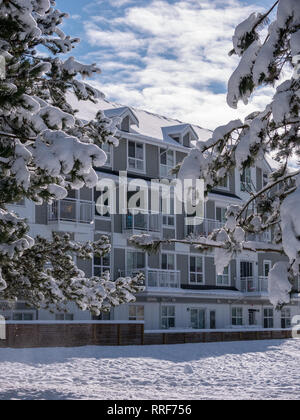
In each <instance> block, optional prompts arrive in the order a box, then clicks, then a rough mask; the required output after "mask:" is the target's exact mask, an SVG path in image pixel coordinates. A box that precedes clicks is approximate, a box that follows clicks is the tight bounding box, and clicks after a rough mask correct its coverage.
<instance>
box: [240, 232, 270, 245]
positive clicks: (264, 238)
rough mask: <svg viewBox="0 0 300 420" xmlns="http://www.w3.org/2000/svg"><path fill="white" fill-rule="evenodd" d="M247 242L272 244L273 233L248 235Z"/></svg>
mask: <svg viewBox="0 0 300 420" xmlns="http://www.w3.org/2000/svg"><path fill="white" fill-rule="evenodd" d="M246 240H247V241H250V242H252V241H253V242H262V243H270V242H272V233H271V231H270V230H267V231H265V232H262V233H248V234H247V235H246Z"/></svg>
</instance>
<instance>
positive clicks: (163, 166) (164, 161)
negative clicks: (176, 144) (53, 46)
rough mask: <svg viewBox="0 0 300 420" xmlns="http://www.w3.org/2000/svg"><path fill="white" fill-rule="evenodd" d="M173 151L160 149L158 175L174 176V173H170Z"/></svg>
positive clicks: (173, 158) (172, 164)
mask: <svg viewBox="0 0 300 420" xmlns="http://www.w3.org/2000/svg"><path fill="white" fill-rule="evenodd" d="M175 162H176V161H175V152H174V151H173V150H163V149H161V151H160V177H161V178H174V175H173V174H171V171H172V169H174V167H175V165H176V163H175Z"/></svg>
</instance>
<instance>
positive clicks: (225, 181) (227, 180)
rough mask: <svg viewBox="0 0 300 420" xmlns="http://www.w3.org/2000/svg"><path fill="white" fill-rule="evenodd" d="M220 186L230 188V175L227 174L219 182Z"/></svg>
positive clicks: (225, 188)
mask: <svg viewBox="0 0 300 420" xmlns="http://www.w3.org/2000/svg"><path fill="white" fill-rule="evenodd" d="M218 188H222V189H224V190H228V189H229V179H228V176H225V177H224V178H223V179H222V181H221V182H220V183H219V185H218Z"/></svg>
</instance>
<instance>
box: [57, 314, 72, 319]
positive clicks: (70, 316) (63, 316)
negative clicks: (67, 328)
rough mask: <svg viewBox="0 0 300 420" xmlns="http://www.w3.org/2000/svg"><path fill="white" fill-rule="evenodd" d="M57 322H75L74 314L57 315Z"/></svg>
mask: <svg viewBox="0 0 300 420" xmlns="http://www.w3.org/2000/svg"><path fill="white" fill-rule="evenodd" d="M55 321H74V315H73V314H55Z"/></svg>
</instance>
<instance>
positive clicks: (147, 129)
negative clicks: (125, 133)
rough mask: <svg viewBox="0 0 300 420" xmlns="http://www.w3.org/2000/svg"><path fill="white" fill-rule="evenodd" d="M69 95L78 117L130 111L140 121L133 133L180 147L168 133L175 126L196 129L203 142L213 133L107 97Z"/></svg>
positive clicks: (134, 126)
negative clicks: (92, 99) (94, 98)
mask: <svg viewBox="0 0 300 420" xmlns="http://www.w3.org/2000/svg"><path fill="white" fill-rule="evenodd" d="M67 95H68V102H69V103H70V104H71V105H72V106H73V108H74V109H78V110H79V113H78V117H79V118H82V119H83V120H85V121H89V120H92V119H94V118H95V116H96V114H97V112H98V111H99V110H101V111H104V112H105V114H106V115H107V116H108V117H109V115H111V116H113V115H114V116H116V117H120V116H121V117H122V116H123V115H125V113H126V112H128V111H130V112H131V113H132V114H133V115H134V117H135V118H136V119H137V120H138V122H139V124H138V125H137V124H136V125H132V126H131V133H132V134H136V135H141V136H144V137H148V138H149V139H155V140H156V141H159V142H162V143H167V144H169V145H173V146H177V147H178V143H177V142H176V141H175V140H174V139H172V137H170V136H169V134H167V133H171V131H170V130H171V129H172V130H173V127H174V133H175V132H176V131H178V130H184V129H185V127H186V128H187V129H191V130H193V131H194V133H195V134H194V135H196V136H197V138H198V140H199V141H203V142H205V141H207V140H208V139H209V138H211V135H212V132H211V131H210V130H206V129H203V128H201V127H200V126H197V125H194V124H184V123H183V122H182V121H178V120H176V119H174V118H170V117H164V116H162V115H157V114H154V113H152V112H148V111H143V110H140V109H137V108H133V107H126V106H123V105H119V104H115V103H113V102H109V101H108V100H106V99H99V100H98V103H97V104H94V103H93V102H90V101H78V100H77V98H76V97H75V95H74V94H72V93H71V92H69V93H68V94H67ZM166 134H167V135H166ZM171 134H172V133H171ZM198 140H197V141H198Z"/></svg>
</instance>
